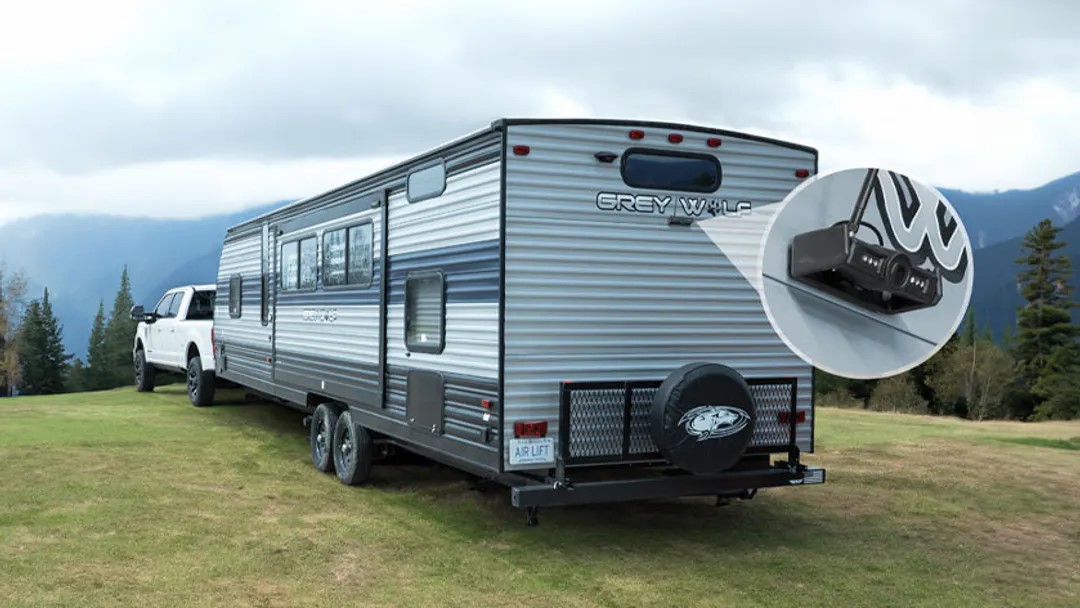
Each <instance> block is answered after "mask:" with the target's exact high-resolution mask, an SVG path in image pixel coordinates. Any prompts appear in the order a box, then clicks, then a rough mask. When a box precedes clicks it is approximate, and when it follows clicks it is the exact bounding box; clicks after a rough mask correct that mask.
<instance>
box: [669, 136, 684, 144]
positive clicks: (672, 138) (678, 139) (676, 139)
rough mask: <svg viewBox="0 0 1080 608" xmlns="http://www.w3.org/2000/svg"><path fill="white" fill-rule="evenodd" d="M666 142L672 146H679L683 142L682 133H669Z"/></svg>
mask: <svg viewBox="0 0 1080 608" xmlns="http://www.w3.org/2000/svg"><path fill="white" fill-rule="evenodd" d="M667 140H668V141H670V142H671V143H673V144H681V143H682V140H683V136H682V133H669V134H668V136H667Z"/></svg>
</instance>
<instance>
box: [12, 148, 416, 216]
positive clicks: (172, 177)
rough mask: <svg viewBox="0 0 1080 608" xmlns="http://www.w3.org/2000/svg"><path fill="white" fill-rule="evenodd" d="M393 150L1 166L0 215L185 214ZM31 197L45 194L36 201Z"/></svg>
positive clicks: (348, 175) (300, 194) (357, 168)
mask: <svg viewBox="0 0 1080 608" xmlns="http://www.w3.org/2000/svg"><path fill="white" fill-rule="evenodd" d="M399 160H401V159H400V158H396V157H394V158H371V157H360V158H312V159H303V160H295V161H283V162H275V163H258V162H250V161H240V160H235V161H233V160H224V161H223V160H189V161H169V162H160V163H147V164H139V165H123V166H120V167H116V168H111V169H105V170H101V171H94V172H90V173H79V174H64V173H58V172H55V171H49V170H45V169H40V168H35V169H23V170H19V171H12V172H7V171H3V170H0V184H3V185H4V190H3V191H2V192H0V222H6V221H10V220H13V219H17V218H20V217H26V216H30V215H35V214H38V213H41V212H43V211H48V212H87V211H99V212H102V213H109V214H120V215H131V216H152V217H168V218H192V217H200V216H205V215H210V214H216V213H224V212H228V211H233V210H236V209H240V208H244V207H248V206H252V205H255V204H261V203H267V202H271V201H282V200H293V199H298V198H304V197H306V196H311V195H313V194H317V193H319V192H324V191H326V190H329V189H331V188H334V187H336V186H339V185H341V184H344V183H347V182H350V181H352V180H354V179H357V178H359V177H363V176H364V175H367V174H369V173H372V172H374V171H377V170H379V169H381V168H384V167H388V166H390V165H392V164H394V163H395V162H397V161H399ZM37 201H47V202H46V203H45V204H41V203H40V202H37Z"/></svg>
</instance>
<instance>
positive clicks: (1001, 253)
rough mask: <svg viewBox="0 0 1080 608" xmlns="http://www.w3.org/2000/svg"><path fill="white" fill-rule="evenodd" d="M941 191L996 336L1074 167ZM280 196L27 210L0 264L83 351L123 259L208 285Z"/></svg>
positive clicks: (149, 286) (1069, 189)
mask: <svg viewBox="0 0 1080 608" xmlns="http://www.w3.org/2000/svg"><path fill="white" fill-rule="evenodd" d="M941 192H942V193H943V194H944V195H945V196H946V198H948V199H949V200H950V201H951V202H952V203H953V205H954V206H955V207H956V209H957V213H959V215H960V217H961V219H962V220H963V222H964V225H965V227H966V228H967V230H968V233H969V234H970V235H971V239H972V243H973V245H974V246H975V248H976V252H975V256H974V259H975V285H974V288H973V292H972V304H971V305H972V307H973V308H974V310H975V315H976V318H977V319H978V322H979V324H980V325H984V324H988V325H989V326H990V328H991V329H992V330H993V332H994V334H995V335H997V336H1000V335H1001V332H1002V330H1003V328H1004V327H1005V326H1006V325H1009V324H1012V323H1013V322H1014V320H1015V315H1016V308H1017V306H1019V305H1020V303H1021V299H1020V296H1019V294H1018V293H1017V289H1016V280H1015V277H1016V271H1017V270H1018V267H1017V266H1016V263H1015V259H1016V258H1017V257H1019V256H1020V242H1021V239H1022V238H1023V235H1024V233H1025V232H1027V231H1028V230H1030V229H1031V227H1032V226H1034V225H1035V224H1036V223H1038V222H1039V221H1040V220H1042V219H1044V218H1047V217H1049V218H1051V219H1052V220H1053V221H1054V223H1055V224H1056V225H1064V230H1063V232H1062V239H1063V240H1064V241H1065V242H1066V243H1068V247H1067V248H1066V250H1065V251H1066V253H1067V254H1068V255H1069V256H1070V257H1071V258H1072V260H1073V268H1075V269H1076V270H1077V271H1078V272H1080V219H1077V218H1078V216H1080V173H1075V174H1073V175H1069V176H1066V177H1063V178H1060V179H1057V180H1054V181H1052V182H1050V183H1048V184H1045V185H1043V186H1040V187H1038V188H1033V189H1031V190H1008V191H1004V192H966V191H963V190H949V189H942V190H941ZM283 203H284V202H275V203H270V204H266V205H260V206H255V207H251V208H249V209H246V210H244V211H240V212H235V213H228V214H222V215H215V216H211V217H205V218H201V219H194V220H164V219H150V218H132V217H115V216H107V215H43V216H36V217H30V218H26V219H22V220H17V221H14V222H10V223H8V224H4V225H0V262H4V263H5V264H6V266H7V268H8V269H9V270H21V271H23V272H25V273H26V275H27V276H28V277H29V278H30V279H31V293H30V295H31V296H32V297H38V296H39V295H40V293H41V289H42V288H43V287H44V286H48V288H49V293H50V298H51V299H52V301H53V305H54V308H55V310H56V313H57V316H58V317H59V319H60V321H61V322H62V323H63V324H64V339H65V344H66V345H67V348H68V350H69V351H70V352H73V353H76V354H77V355H79V356H82V355H83V354H84V353H85V351H86V344H87V340H88V338H89V334H90V325H91V322H92V321H93V317H94V313H95V311H96V310H97V304H98V301H99V300H103V301H104V302H105V308H106V310H108V309H109V308H110V307H111V304H112V299H113V297H114V295H115V293H116V288H117V286H118V285H119V280H120V273H121V271H122V270H123V268H124V266H125V265H127V267H128V271H129V274H130V277H131V284H132V295H133V296H134V298H135V301H136V302H137V303H141V304H144V305H146V306H147V307H149V306H152V305H153V304H154V303H155V302H156V301H157V298H158V297H160V295H161V293H162V292H164V291H165V290H166V289H168V288H170V287H173V286H175V285H183V284H192V283H195V284H197V283H213V282H214V281H215V279H216V275H217V264H218V257H219V254H220V252H221V240H222V237H223V236H224V234H225V230H226V229H227V228H228V227H229V226H232V225H234V224H237V223H239V222H241V221H244V220H246V219H248V218H251V217H254V216H256V215H259V214H262V213H265V212H266V211H268V210H270V209H273V208H276V207H278V206H280V205H282V204H283ZM1077 283H1078V281H1075V280H1074V284H1077Z"/></svg>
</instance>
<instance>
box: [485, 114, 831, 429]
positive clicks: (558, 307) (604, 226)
mask: <svg viewBox="0 0 1080 608" xmlns="http://www.w3.org/2000/svg"><path fill="white" fill-rule="evenodd" d="M646 131H647V137H646V139H645V140H643V141H630V140H629V139H628V138H627V128H626V127H619V126H604V125H532V126H530V125H518V126H512V127H510V128H509V131H508V145H507V147H508V148H510V147H512V146H513V145H515V144H525V145H528V146H530V148H531V152H530V154H529V155H528V156H513V155H509V156H508V157H507V160H506V162H507V178H506V179H507V183H506V189H507V192H506V295H505V297H506V303H505V308H506V310H505V315H506V319H505V342H506V344H505V348H506V354H505V379H504V382H505V387H504V391H505V395H504V398H505V401H506V403H505V408H506V410H505V419H504V424H505V427H504V432H506V433H507V434H508V435H511V436H512V428H513V423H514V422H515V421H517V420H545V419H546V420H549V421H552V422H554V421H556V420H557V419H558V404H559V392H558V389H559V382H560V381H563V380H581V381H590V380H593V381H599V380H652V379H662V378H664V377H666V376H667V375H668V374H669V373H671V371H673V370H674V369H676V368H678V367H679V366H681V365H684V364H686V363H690V362H694V361H714V362H718V363H723V364H726V365H730V366H732V367H734V368H735V369H737V370H739V371H740V372H741V373H742V374H743V375H745V376H747V377H777V376H784V377H796V378H798V380H799V393H798V400H799V406H800V407H801V408H806V409H808V410H809V408H810V407H811V375H810V372H811V370H810V367H809V366H808V365H807V364H805V363H804V362H803V361H801V360H800V359H799V358H798V357H797V356H795V355H794V354H793V353H792V352H791V351H789V350H788V349H787V348H786V347H785V346H784V344H783V342H782V341H781V340H780V338H779V337H778V336H777V335H776V334H775V333H774V332H773V330H772V328H771V326H770V324H769V322H768V319H767V318H766V316H765V313H764V310H763V308H762V305H761V302H760V298H759V296H758V293H757V291H755V290H754V289H753V288H752V287H751V286H750V284H749V283H748V282H747V281H746V280H745V279H744V278H743V277H742V275H740V274H739V272H738V270H736V269H735V267H734V266H733V265H732V264H731V263H730V261H729V260H728V259H727V258H725V257H724V256H723V255H722V254H721V253H720V251H719V250H718V249H717V248H716V246H714V245H713V244H712V242H711V241H710V240H709V238H708V237H707V236H706V235H705V234H704V233H703V232H702V231H701V229H700V228H699V227H697V226H696V225H694V226H669V225H668V224H667V221H666V217H663V216H659V215H650V214H637V213H629V212H611V211H601V210H599V209H597V207H596V195H597V193H598V192H600V191H616V192H626V193H633V194H637V193H650V194H658V193H660V192H656V191H646V190H639V189H635V188H631V187H629V186H627V185H625V184H624V183H623V181H622V178H621V176H620V173H619V162H618V161H616V162H615V163H610V164H607V163H600V162H598V161H597V160H596V159H595V158H594V154H595V153H597V152H601V151H605V152H615V153H617V154H619V155H620V156H621V154H622V153H623V151H624V150H625V149H626V148H628V147H650V148H661V149H677V150H685V151H694V152H709V151H710V148H708V147H707V146H706V145H705V140H706V138H707V137H709V135H707V134H704V133H693V132H689V131H682V133H683V135H684V136H685V141H684V142H683V143H682V144H679V145H674V144H669V143H668V142H667V141H666V139H665V138H666V135H667V131H660V130H658V129H656V128H651V129H647V130H646ZM631 144H632V145H631ZM715 154H716V156H717V158H718V159H719V160H720V163H721V165H722V167H723V183H722V185H721V187H720V189H719V190H718V191H717V192H715V193H713V194H708V195H705V196H707V197H709V198H723V199H728V200H730V201H733V202H734V201H739V200H749V201H752V203H753V204H754V205H760V204H764V203H771V202H775V201H778V200H781V199H782V198H783V197H784V196H785V195H786V194H787V193H788V192H789V191H790V190H791V189H792V188H794V187H795V186H796V185H797V184H798V180H796V178H795V177H794V170H795V169H797V168H810V169H813V168H814V166H815V159H814V156H813V154H812V153H810V152H806V151H801V150H794V149H790V148H785V147H781V146H777V145H774V144H767V143H762V142H757V141H752V140H740V139H738V138H735V137H732V136H726V137H724V138H723V145H722V146H721V147H720V148H719V149H717V150H716V151H715ZM662 194H664V195H668V194H671V195H673V197H674V198H673V204H677V202H675V200H676V199H677V197H678V196H679V194H678V193H671V192H665V193H662ZM684 195H685V196H695V197H697V196H702V195H700V194H694V193H686V194H684ZM668 211H669V212H670V209H669V210H668ZM753 234H754V233H752V232H748V233H741V231H733V234H732V235H731V238H732V241H733V244H734V245H736V246H741V247H745V248H746V249H748V250H751V249H752V250H753V251H756V250H757V248H759V247H760V236H759V234H756V235H754V236H749V235H753ZM739 239H743V240H746V241H747V242H745V243H740V242H739ZM748 239H752V242H751V241H750V240H748ZM550 428H556V429H557V428H558V425H557V424H555V425H551V426H549V429H550ZM810 428H811V424H810V420H809V419H808V421H807V424H805V425H803V426H802V427H800V434H799V443H800V445H801V447H803V448H804V449H809V447H810V440H811V437H810Z"/></svg>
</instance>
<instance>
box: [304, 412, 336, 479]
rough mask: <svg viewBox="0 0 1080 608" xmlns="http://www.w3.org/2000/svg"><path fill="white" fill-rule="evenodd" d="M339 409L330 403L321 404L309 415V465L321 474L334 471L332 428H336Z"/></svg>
mask: <svg viewBox="0 0 1080 608" xmlns="http://www.w3.org/2000/svg"><path fill="white" fill-rule="evenodd" d="M340 415H341V408H339V407H338V406H336V405H334V404H332V403H321V404H319V407H317V408H315V413H314V414H312V415H311V426H310V431H311V432H310V434H309V437H308V443H309V444H310V445H311V464H313V465H315V468H316V469H318V470H320V471H322V472H323V473H329V472H330V471H333V470H334V451H333V449H332V448H333V445H334V428H335V427H336V426H337V421H338V416H340Z"/></svg>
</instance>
